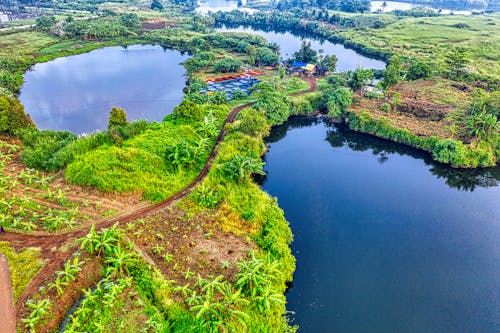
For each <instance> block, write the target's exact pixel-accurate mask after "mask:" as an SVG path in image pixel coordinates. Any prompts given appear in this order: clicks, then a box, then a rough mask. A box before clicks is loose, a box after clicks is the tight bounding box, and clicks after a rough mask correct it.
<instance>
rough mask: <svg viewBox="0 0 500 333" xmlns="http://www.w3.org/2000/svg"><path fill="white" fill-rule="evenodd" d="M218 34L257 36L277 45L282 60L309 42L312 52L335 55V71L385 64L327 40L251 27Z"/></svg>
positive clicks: (376, 66) (223, 30)
mask: <svg viewBox="0 0 500 333" xmlns="http://www.w3.org/2000/svg"><path fill="white" fill-rule="evenodd" d="M216 31H219V32H246V33H252V34H257V35H260V36H262V37H264V38H265V39H267V40H268V41H269V42H274V43H278V44H279V46H280V55H281V57H282V58H283V59H289V58H291V57H293V54H294V53H295V52H296V51H298V50H299V49H300V45H301V44H302V41H303V40H304V41H306V42H311V46H312V48H313V49H314V50H316V51H318V50H323V55H331V54H335V55H336V56H337V58H338V62H337V71H348V70H355V69H356V68H357V67H361V68H372V69H384V68H385V62H383V61H380V60H376V59H372V58H368V57H365V56H363V55H361V54H359V53H357V52H356V51H354V50H351V49H348V48H346V47H345V46H344V45H342V44H337V43H332V42H330V41H328V40H320V39H317V38H313V37H307V38H303V37H300V36H297V35H295V34H293V33H291V32H288V31H286V32H276V31H264V30H259V29H255V28H251V27H243V26H241V27H238V28H227V27H221V28H218V29H216Z"/></svg>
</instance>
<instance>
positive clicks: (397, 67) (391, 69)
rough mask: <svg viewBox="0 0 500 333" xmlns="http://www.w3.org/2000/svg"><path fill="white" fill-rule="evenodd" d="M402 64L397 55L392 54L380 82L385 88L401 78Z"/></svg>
mask: <svg viewBox="0 0 500 333" xmlns="http://www.w3.org/2000/svg"><path fill="white" fill-rule="evenodd" d="M402 72H403V64H402V62H401V59H400V58H399V57H398V56H392V57H391V59H390V61H389V65H388V66H387V68H386V69H385V72H384V79H383V81H382V84H383V86H384V87H385V88H388V87H391V86H393V85H395V84H396V83H398V82H400V81H401V80H402Z"/></svg>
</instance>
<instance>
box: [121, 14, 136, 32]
mask: <svg viewBox="0 0 500 333" xmlns="http://www.w3.org/2000/svg"><path fill="white" fill-rule="evenodd" d="M120 22H121V23H122V24H123V25H124V26H126V27H127V28H129V29H139V28H140V27H141V21H140V20H139V16H137V14H135V13H127V14H120Z"/></svg>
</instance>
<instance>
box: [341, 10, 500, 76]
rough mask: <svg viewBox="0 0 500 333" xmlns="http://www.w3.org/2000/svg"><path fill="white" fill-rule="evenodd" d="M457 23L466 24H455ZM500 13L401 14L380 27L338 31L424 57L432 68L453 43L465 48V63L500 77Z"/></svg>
mask: <svg viewBox="0 0 500 333" xmlns="http://www.w3.org/2000/svg"><path fill="white" fill-rule="evenodd" d="M458 23H463V24H466V25H467V26H468V27H465V28H456V27H454V25H456V24H458ZM499 25H500V14H494V15H478V16H452V15H447V16H438V17H427V18H404V19H401V20H399V21H397V22H395V23H392V24H389V25H387V26H386V27H385V28H381V29H366V30H363V31H359V30H347V31H342V32H339V35H340V36H342V37H343V38H346V39H347V40H349V41H353V42H355V43H357V44H361V45H364V46H366V47H368V48H370V49H375V50H381V51H383V52H385V53H389V54H399V55H403V56H407V57H414V58H417V59H422V60H426V61H428V62H429V63H430V64H432V65H433V66H434V68H435V69H438V70H439V69H440V68H441V67H442V66H443V65H444V62H443V59H444V55H445V54H446V53H447V52H448V51H449V50H450V48H453V47H463V48H465V49H466V50H467V52H468V54H469V56H470V58H471V62H470V63H469V65H468V67H470V69H471V70H472V71H473V72H475V73H477V74H479V75H481V76H485V77H489V78H494V79H497V80H498V79H499V78H500V49H499V47H498V46H499V45H500V29H499V28H498V26H499Z"/></svg>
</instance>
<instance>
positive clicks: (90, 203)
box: [0, 0, 500, 332]
mask: <svg viewBox="0 0 500 333" xmlns="http://www.w3.org/2000/svg"><path fill="white" fill-rule="evenodd" d="M318 4H320V3H319V2H318ZM59 5H60V9H61V10H60V11H59V12H57V15H50V16H49V15H43V16H39V17H38V18H36V20H35V19H32V18H28V19H26V20H27V21H26V22H25V24H21V23H19V22H18V23H15V24H14V23H11V24H10V25H9V26H7V27H6V28H5V30H0V31H1V32H0V45H1V48H0V86H1V87H0V131H1V132H2V137H1V149H0V152H1V163H0V169H1V170H2V173H1V179H0V183H1V187H0V191H1V192H2V196H1V199H0V225H2V227H3V228H5V230H6V231H7V232H6V233H1V234H0V250H1V252H2V254H3V255H4V256H5V257H6V258H7V260H8V262H9V264H10V269H11V276H12V285H13V297H14V302H15V310H16V324H17V325H18V328H19V329H20V330H21V331H31V332H35V331H36V332H46V331H54V330H57V329H58V328H59V326H60V325H61V323H62V322H63V319H65V317H66V314H67V313H68V311H70V308H71V306H72V305H73V304H75V302H76V301H77V300H78V299H80V300H81V303H76V304H77V307H76V309H73V312H72V314H71V316H70V317H69V318H66V320H65V321H64V323H65V324H64V325H65V327H64V329H65V331H68V332H80V331H120V332H121V331H129V332H138V331H144V332H158V331H179V332H207V331H208V332H220V331H222V332H223V331H242V332H243V331H249V332H261V331H271V332H282V331H294V330H295V329H296V327H294V326H293V325H292V324H290V323H289V319H288V317H287V314H286V300H285V297H284V292H285V290H286V284H287V283H288V282H290V281H291V280H292V274H293V271H294V269H295V260H294V258H293V256H292V254H291V252H290V247H289V245H290V242H291V240H292V233H291V231H290V228H289V226H288V223H287V221H286V220H285V218H284V215H283V212H282V211H281V209H280V208H279V207H278V204H277V201H276V200H274V199H272V198H270V197H269V196H268V195H267V194H265V193H264V192H262V191H261V190H260V188H259V187H258V185H257V184H256V183H255V182H254V181H253V179H252V174H259V173H262V165H263V163H262V161H261V156H262V155H263V154H264V152H265V149H266V147H265V145H264V141H263V138H265V137H266V136H267V135H268V133H269V130H270V127H271V126H275V125H279V124H282V123H284V122H285V121H286V120H287V119H288V118H289V117H290V116H291V115H308V114H314V113H316V112H320V113H323V114H325V115H327V116H328V117H330V118H331V119H334V120H336V121H341V122H346V123H347V124H348V125H349V127H350V128H351V129H353V130H356V131H361V132H366V133H370V134H373V135H376V136H380V137H383V138H387V139H389V140H393V141H396V142H400V143H404V144H408V145H411V146H414V147H417V148H421V149H424V150H427V151H429V152H430V153H431V154H432V156H433V158H434V159H436V160H437V161H439V162H442V163H447V164H450V165H453V166H456V167H488V166H494V165H495V164H496V163H497V160H498V157H499V156H500V143H499V136H498V134H499V133H498V130H499V125H498V117H499V113H498V112H499V107H498V101H499V100H500V99H499V98H498V91H497V87H498V81H499V68H498V66H499V65H498V64H499V62H498V60H499V55H498V47H497V46H498V44H499V43H498V42H499V41H498V38H500V37H498V36H499V35H498V33H496V32H498V31H497V30H498V29H497V28H496V26H497V24H498V23H499V16H498V15H497V14H489V15H484V16H470V17H465V16H440V15H435V14H431V13H429V12H427V11H423V10H422V11H419V10H412V11H408V12H404V13H399V14H390V13H387V14H362V13H346V12H340V11H337V9H344V10H346V8H332V9H328V10H325V9H319V8H315V7H306V8H301V9H300V10H298V9H297V8H294V7H293V6H291V5H289V4H286V3H283V2H280V3H279V4H278V7H279V8H281V10H280V11H260V12H257V13H255V14H253V15H249V14H245V13H241V12H230V13H215V14H212V15H209V16H198V15H193V13H192V12H191V10H192V9H193V7H194V3H192V2H178V3H167V2H160V1H158V0H154V1H153V2H152V3H148V4H144V3H142V2H138V3H133V4H129V3H102V4H99V5H95V4H92V5H89V4H84V5H82V4H80V3H76V2H75V3H73V2H70V3H64V4H62V3H61V4H59ZM68 6H69V7H68ZM81 6H83V7H81ZM85 6H93V7H88V8H87V7H85ZM68 9H71V10H75V9H78V10H80V11H78V12H77V14H74V13H70V12H68V11H67V10H68ZM348 9H349V8H348ZM39 10H40V11H41V12H43V11H44V9H43V8H39ZM349 10H351V11H357V9H356V7H353V8H350V9H349ZM21 22H22V20H21ZM217 24H235V25H252V26H258V27H267V28H273V29H285V30H287V29H294V31H299V30H300V31H301V32H302V33H304V34H312V35H314V36H319V37H322V38H328V39H332V40H334V41H341V42H343V43H344V44H345V45H347V46H349V47H352V48H354V49H356V50H358V51H361V52H364V53H365V54H370V55H372V56H376V57H379V58H382V59H385V60H386V61H388V67H387V69H386V70H385V71H372V70H366V69H357V70H354V71H349V72H346V73H337V72H336V71H335V64H336V59H335V57H333V56H331V55H322V54H318V53H317V52H315V51H314V50H312V49H311V48H310V45H308V44H307V43H304V44H303V45H302V47H301V49H300V50H297V52H296V53H295V54H294V55H293V59H291V60H290V61H287V60H288V59H280V57H279V56H278V52H277V51H278V49H279V46H278V45H275V44H269V43H268V42H267V41H266V40H265V39H263V38H261V37H259V36H255V35H250V34H244V33H214V32H213V28H214V27H215V26H216V25H217ZM32 25H34V26H32ZM138 43H150V44H160V45H162V46H164V47H167V48H172V49H176V50H180V51H184V52H189V54H190V55H191V58H190V59H189V60H187V61H186V62H185V64H184V66H185V68H186V70H187V72H188V75H187V85H186V89H185V97H184V100H183V101H182V102H181V103H180V104H179V105H178V106H177V107H176V108H175V109H174V110H173V112H172V113H171V114H168V115H166V116H165V118H164V120H163V121H162V122H161V123H148V122H145V121H135V122H130V121H128V120H127V114H126V110H123V109H120V108H118V107H116V108H113V109H112V110H111V112H110V117H109V123H108V130H107V131H104V132H99V133H94V134H91V135H88V136H82V137H77V136H76V135H74V134H72V133H69V132H55V131H40V130H38V129H36V126H35V124H34V123H33V121H32V120H31V119H30V117H29V116H28V115H26V113H25V111H24V109H23V106H22V105H21V104H20V102H19V100H18V92H19V90H20V88H21V86H22V84H23V73H24V72H25V71H26V70H28V69H29V68H30V67H31V66H32V65H33V64H35V63H39V62H45V61H49V60H52V59H55V58H58V57H63V56H68V55H74V54H78V53H83V52H87V51H90V50H93V49H96V48H100V47H104V46H114V45H131V44H138ZM282 60H285V61H282ZM303 64H304V65H305V66H303ZM308 65H311V66H312V67H311V66H308ZM228 79H230V80H241V83H242V85H243V86H242V88H243V89H237V88H234V87H232V88H228V87H226V86H224V84H218V83H219V82H225V81H227V80H228ZM257 79H258V80H257ZM215 84H218V86H215V87H214V85H215ZM165 111H166V113H167V112H168V111H169V110H165ZM0 283H5V281H0ZM82 290H83V291H82ZM82 295H83V296H84V298H83V299H81V297H82Z"/></svg>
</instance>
